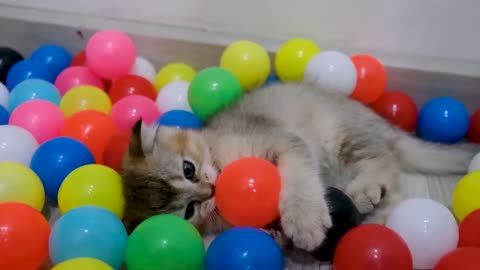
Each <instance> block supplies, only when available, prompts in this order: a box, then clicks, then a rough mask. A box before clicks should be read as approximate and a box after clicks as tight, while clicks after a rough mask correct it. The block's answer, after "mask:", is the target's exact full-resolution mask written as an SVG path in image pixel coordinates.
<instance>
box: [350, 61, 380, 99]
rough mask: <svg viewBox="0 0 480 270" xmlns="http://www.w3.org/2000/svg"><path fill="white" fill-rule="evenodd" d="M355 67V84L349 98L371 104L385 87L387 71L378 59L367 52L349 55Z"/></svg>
mask: <svg viewBox="0 0 480 270" xmlns="http://www.w3.org/2000/svg"><path fill="white" fill-rule="evenodd" d="M351 59H352V62H353V64H354V65H355V68H356V69H357V85H356V86H355V89H354V90H353V93H352V95H351V98H353V99H355V100H357V101H359V102H362V103H364V104H371V103H373V102H375V101H376V100H377V99H379V98H380V97H381V96H382V94H383V93H384V92H385V88H386V87H387V71H386V70H385V67H384V66H383V64H382V63H380V61H378V60H377V59H376V58H375V57H373V56H370V55H367V54H358V55H353V56H352V57H351Z"/></svg>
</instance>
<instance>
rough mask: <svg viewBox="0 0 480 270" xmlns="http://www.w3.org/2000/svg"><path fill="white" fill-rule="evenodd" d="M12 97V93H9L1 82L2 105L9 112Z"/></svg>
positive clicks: (0, 103)
mask: <svg viewBox="0 0 480 270" xmlns="http://www.w3.org/2000/svg"><path fill="white" fill-rule="evenodd" d="M9 96H10V92H8V89H7V87H6V86H5V85H4V84H3V83H1V82H0V105H2V106H3V108H5V109H7V110H8V97H9Z"/></svg>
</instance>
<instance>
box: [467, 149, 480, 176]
mask: <svg viewBox="0 0 480 270" xmlns="http://www.w3.org/2000/svg"><path fill="white" fill-rule="evenodd" d="M478 170H480V153H478V154H476V155H475V156H474V157H473V158H472V160H471V161H470V165H468V173H471V172H474V171H478Z"/></svg>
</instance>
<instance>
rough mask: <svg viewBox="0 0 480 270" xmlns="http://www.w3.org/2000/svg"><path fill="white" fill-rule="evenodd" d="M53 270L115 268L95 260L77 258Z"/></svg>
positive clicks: (107, 269)
mask: <svg viewBox="0 0 480 270" xmlns="http://www.w3.org/2000/svg"><path fill="white" fill-rule="evenodd" d="M52 270H113V268H112V267H111V266H110V265H108V264H106V263H104V262H102V261H100V260H98V259H94V258H75V259H69V260H66V261H63V262H61V263H59V264H57V265H55V266H54V267H53V268H52Z"/></svg>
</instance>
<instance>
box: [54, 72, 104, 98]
mask: <svg viewBox="0 0 480 270" xmlns="http://www.w3.org/2000/svg"><path fill="white" fill-rule="evenodd" d="M80 85H92V86H96V87H99V88H102V89H103V81H102V80H101V79H100V78H99V77H98V76H97V75H95V74H94V73H93V72H92V71H90V69H88V68H87V67H83V66H74V67H69V68H66V69H64V70H63V71H62V72H61V73H60V74H59V75H58V77H57V79H56V80H55V87H57V89H58V91H60V94H62V95H65V93H67V92H68V90H70V89H72V88H74V87H76V86H80Z"/></svg>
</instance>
